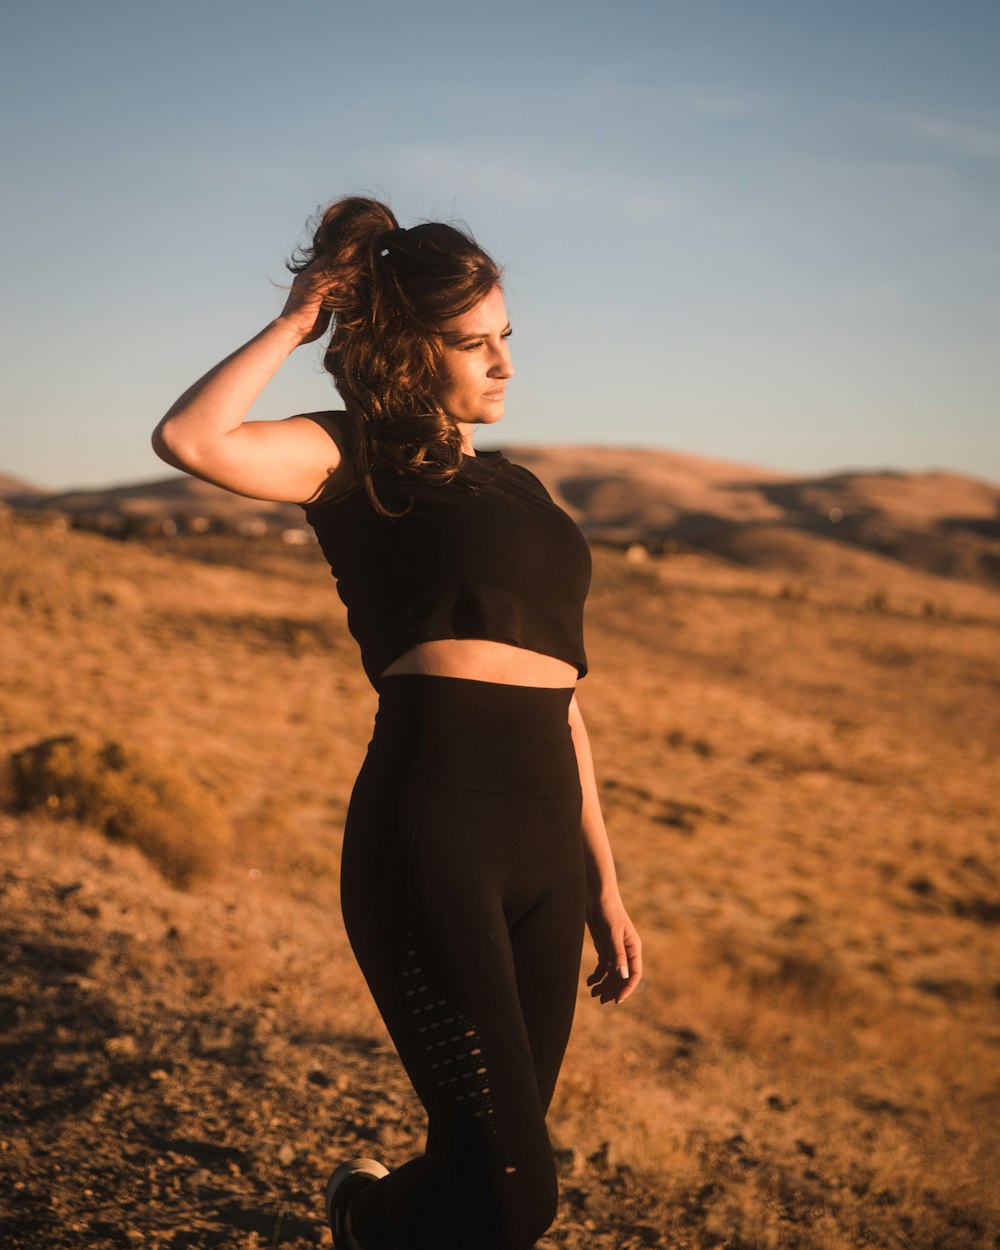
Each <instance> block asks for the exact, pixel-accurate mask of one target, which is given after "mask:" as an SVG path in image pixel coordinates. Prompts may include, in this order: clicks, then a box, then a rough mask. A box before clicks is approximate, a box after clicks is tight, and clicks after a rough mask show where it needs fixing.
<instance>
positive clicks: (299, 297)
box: [275, 256, 335, 344]
mask: <svg viewBox="0 0 1000 1250" xmlns="http://www.w3.org/2000/svg"><path fill="white" fill-rule="evenodd" d="M334 281H335V279H334V274H333V268H332V266H331V264H330V261H329V259H328V257H326V256H317V257H316V259H315V260H314V261H311V262H310V263H309V264H308V265H307V266H306V267H305V269H303V270H302V272H301V273H298V274H296V275H295V280H294V282H293V283H292V286H291V290H290V291H289V292H288V298H287V299H286V300H285V306H284V308H283V309H282V310H281V312H280V313H279V314H278V316H277V317H276V318H275V320H276V321H277V322H279V323H280V324H282V325H284V326H287V327H288V328H289V330H290V331H291V332H292V333H293V334H294V335H295V336H296V338H298V340H299V343H300V344H303V343H315V341H316V340H317V339H318V338H319V337H320V336H321V335H322V334H323V332H324V331H325V330H326V328H327V326H328V325H329V324H330V312H329V310H328V309H325V308H324V307H323V298H324V296H326V295H327V293H328V292H329V290H330V288H331V287H332V286H333V283H334Z"/></svg>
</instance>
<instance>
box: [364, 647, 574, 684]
mask: <svg viewBox="0 0 1000 1250" xmlns="http://www.w3.org/2000/svg"><path fill="white" fill-rule="evenodd" d="M399 673H423V674H425V675H427V676H433V677H465V678H467V679H468V680H470V681H492V682H498V683H500V684H503V685H508V686H544V687H551V688H554V689H566V688H568V687H570V686H575V685H576V681H577V670H576V665H575V664H567V663H566V662H565V660H557V659H556V658H555V657H554V656H551V655H542V654H541V653H540V652H538V651H525V650H524V649H523V648H522V647H511V646H508V644H507V643H505V642H489V641H488V640H487V639H485V638H440V639H437V640H436V641H434V642H421V643H418V644H417V645H416V646H415V647H411V648H410V650H409V651H407V652H406V653H405V654H404V655H401V656H400V657H399V659H398V660H393V662H392V663H391V664H390V665H389V667H388V668H387V669H385V670H384V671H383V673H382V676H383V677H392V676H395V675H397V674H399Z"/></svg>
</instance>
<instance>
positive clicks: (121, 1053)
mask: <svg viewBox="0 0 1000 1250" xmlns="http://www.w3.org/2000/svg"><path fill="white" fill-rule="evenodd" d="M104 1049H105V1050H106V1051H107V1052H108V1054H109V1055H111V1056H112V1058H114V1059H127V1058H128V1057H129V1056H130V1055H134V1054H136V1053H137V1052H138V1050H139V1043H138V1042H137V1041H136V1040H135V1038H134V1037H132V1036H130V1035H129V1034H127V1033H126V1034H125V1035H124V1036H123V1037H109V1038H107V1039H106V1041H105V1043H104Z"/></svg>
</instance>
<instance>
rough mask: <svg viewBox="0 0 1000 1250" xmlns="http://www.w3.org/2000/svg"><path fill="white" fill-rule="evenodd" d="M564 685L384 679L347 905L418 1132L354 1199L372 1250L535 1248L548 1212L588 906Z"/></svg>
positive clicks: (344, 883) (357, 1223) (354, 823)
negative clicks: (419, 1146) (407, 1153)
mask: <svg viewBox="0 0 1000 1250" xmlns="http://www.w3.org/2000/svg"><path fill="white" fill-rule="evenodd" d="M572 693H573V692H572V690H567V689H546V688H537V687H527V686H510V685H501V684H495V683H491V682H481V681H472V680H467V679H464V678H453V677H436V676H425V675H422V674H421V675H415V674H414V675H411V674H405V675H399V676H393V677H389V678H383V679H382V681H381V682H380V683H379V706H378V714H377V716H376V720H375V731H374V734H373V737H372V741H371V743H370V745H369V748H368V754H367V757H366V759H365V762H364V765H363V767H362V769H361V773H360V775H359V776H358V780H357V783H356V785H355V788H354V793H353V795H352V798H351V804H350V808H349V811H348V816H347V826H346V831H345V837H344V851H343V860H342V867H341V903H342V906H343V912H344V921H345V924H346V928H347V933H348V936H349V938H350V941H351V945H352V947H353V949H354V953H355V955H356V957H357V960H358V963H359V964H360V966H361V969H362V971H363V973H364V975H365V979H366V980H367V982H368V985H369V987H370V989H371V992H372V995H373V997H374V999H375V1002H376V1004H377V1005H378V1009H379V1011H380V1012H381V1014H382V1018H383V1020H384V1021H385V1024H386V1027H387V1028H388V1030H389V1034H390V1036H391V1037H392V1040H393V1042H394V1044H395V1046H396V1048H397V1050H398V1051H399V1056H400V1059H401V1060H402V1062H403V1065H404V1067H405V1068H406V1071H407V1074H408V1075H409V1077H410V1080H411V1081H412V1082H413V1087H414V1089H415V1090H416V1092H417V1095H418V1097H419V1098H420V1101H421V1102H422V1103H423V1105H424V1108H425V1109H426V1112H427V1120H428V1131H427V1141H426V1147H425V1152H424V1154H422V1155H420V1156H418V1157H416V1158H413V1159H410V1160H409V1161H407V1162H404V1163H403V1164H402V1165H401V1166H399V1167H396V1168H395V1169H394V1170H393V1171H392V1172H391V1173H390V1174H389V1176H387V1177H384V1178H383V1179H381V1180H378V1181H375V1182H374V1183H372V1184H370V1185H368V1186H367V1187H366V1188H365V1189H363V1190H361V1191H360V1192H359V1193H358V1195H357V1197H356V1198H355V1199H354V1200H353V1201H352V1203H351V1208H350V1220H351V1228H352V1232H353V1234H354V1235H355V1236H356V1237H357V1239H358V1240H359V1242H360V1243H361V1245H362V1246H363V1247H364V1250H418V1248H419V1250H431V1248H432V1247H433V1250H529V1247H531V1246H533V1245H534V1244H535V1241H536V1240H537V1239H538V1238H539V1237H540V1236H541V1235H542V1234H543V1233H544V1232H545V1230H546V1229H547V1228H548V1227H549V1225H550V1224H551V1223H552V1221H553V1219H554V1218H555V1212H556V1202H557V1183H556V1172H555V1166H554V1160H553V1155H552V1148H551V1145H550V1142H549V1137H548V1133H547V1131H546V1127H545V1113H546V1111H547V1109H548V1106H549V1101H550V1099H551V1097H552V1092H553V1089H554V1087H555V1083H556V1077H557V1075H558V1072H559V1067H560V1064H561V1062H562V1059H563V1055H564V1053H565V1049H566V1043H567V1041H568V1039H569V1033H570V1026H571V1023H572V1019H573V1008H574V1004H575V1001H576V990H577V981H578V975H579V971H580V957H581V949H582V941H583V929H584V920H585V910H586V902H585V898H586V893H585V876H586V872H585V865H584V858H583V841H582V835H581V830H580V803H581V799H580V782H579V773H578V769H577V761H576V755H575V752H574V749H573V742H572V738H571V735H570V729H569V723H568V711H569V701H570V698H571V696H572Z"/></svg>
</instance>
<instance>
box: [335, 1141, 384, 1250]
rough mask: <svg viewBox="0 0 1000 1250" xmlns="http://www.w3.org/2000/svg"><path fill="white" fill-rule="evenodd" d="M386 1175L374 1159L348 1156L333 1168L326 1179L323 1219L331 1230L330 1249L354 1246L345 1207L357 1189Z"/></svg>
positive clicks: (349, 1249)
mask: <svg viewBox="0 0 1000 1250" xmlns="http://www.w3.org/2000/svg"><path fill="white" fill-rule="evenodd" d="M388 1175H389V1169H388V1168H387V1167H386V1166H385V1165H384V1164H382V1163H379V1161H378V1160H377V1159H349V1160H348V1162H347V1163H342V1164H341V1165H340V1166H339V1167H337V1168H334V1170H333V1171H332V1172H331V1173H330V1179H329V1180H328V1181H327V1182H326V1222H327V1223H328V1224H329V1225H330V1231H331V1232H332V1233H333V1246H334V1250H355V1246H354V1242H353V1241H352V1239H351V1238H350V1236H349V1235H348V1232H347V1223H346V1220H347V1208H348V1205H349V1203H350V1202H351V1199H352V1198H354V1197H356V1195H357V1193H358V1191H359V1190H361V1189H364V1187H365V1186H366V1185H370V1184H371V1183H372V1181H377V1180H381V1178H382V1177H383V1176H388Z"/></svg>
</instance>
